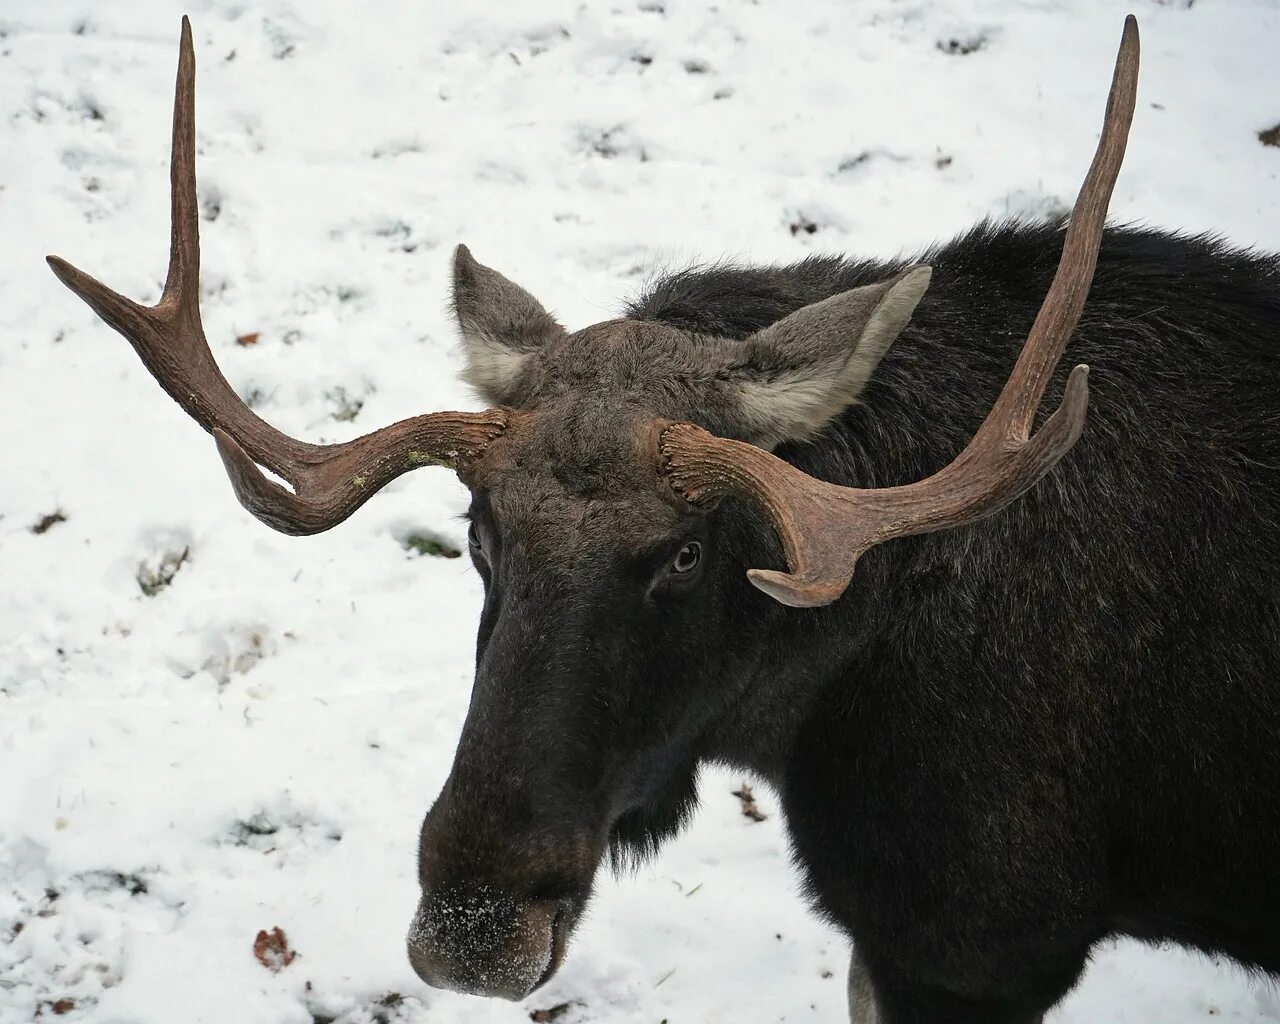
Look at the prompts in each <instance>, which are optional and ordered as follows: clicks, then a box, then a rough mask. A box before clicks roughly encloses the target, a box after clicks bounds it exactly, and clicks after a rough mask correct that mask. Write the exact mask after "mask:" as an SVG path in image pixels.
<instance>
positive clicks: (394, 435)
mask: <svg viewBox="0 0 1280 1024" xmlns="http://www.w3.org/2000/svg"><path fill="white" fill-rule="evenodd" d="M195 74H196V69H195V47H194V46H193V44H192V39H191V23H190V21H189V20H188V19H187V18H185V17H184V18H183V19H182V41H181V44H180V47H179V55H178V75H177V83H176V86H175V90H174V104H173V148H172V156H171V162H170V169H169V182H170V239H169V271H168V275H167V277H166V280H165V286H164V292H163V293H162V294H161V296H160V301H159V302H157V303H156V305H154V306H151V307H146V306H142V305H140V304H138V303H136V302H134V301H133V300H131V299H128V298H125V296H123V295H121V294H120V293H119V292H116V291H113V290H111V289H110V288H108V287H107V286H106V285H104V284H102V283H101V282H100V281H98V280H96V279H95V278H93V277H90V276H89V275H88V274H86V273H84V272H83V271H81V270H78V269H76V268H75V267H73V266H72V265H71V264H69V263H67V262H66V261H65V260H62V259H59V258H58V257H57V256H50V257H48V262H49V266H50V267H51V268H52V269H53V272H54V273H55V274H56V275H57V276H58V279H59V280H61V281H62V283H63V284H65V285H66V286H67V287H68V288H70V289H71V290H72V291H73V292H75V293H76V294H77V295H79V296H80V298H82V299H84V301H85V302H86V303H87V304H88V305H89V307H90V308H91V309H92V310H93V311H94V312H95V313H97V314H98V316H99V317H101V318H102V319H103V320H104V321H105V322H106V323H107V324H108V325H109V326H111V327H112V328H114V329H115V330H116V331H118V332H119V333H120V334H122V335H124V337H125V338H126V339H128V341H129V343H130V344H131V345H132V346H133V348H134V350H135V351H136V352H137V353H138V355H139V356H140V357H141V358H142V361H143V363H144V364H145V365H146V367H147V369H148V370H149V371H150V372H151V375H152V376H153V377H155V379H156V381H157V382H158V383H159V384H160V386H161V387H162V388H164V390H165V391H166V392H167V393H168V395H169V396H170V397H171V398H172V399H173V400H174V401H176V402H177V403H178V404H179V405H180V406H181V407H182V408H183V410H184V411H186V413H187V414H188V415H189V416H190V417H191V418H192V419H194V420H195V421H196V422H197V423H199V424H200V426H202V427H204V429H205V430H207V431H209V432H210V433H211V434H213V435H214V439H215V440H216V442H217V446H218V451H219V453H220V454H221V455H222V459H223V462H224V464H225V465H226V468H227V472H228V474H229V475H230V477H231V482H232V485H233V486H234V488H235V491H236V495H237V497H239V499H240V502H241V504H242V505H244V507H245V508H247V509H248V510H249V511H250V512H252V513H253V514H254V515H255V516H257V517H258V518H259V519H261V520H262V521H263V522H265V523H266V524H267V525H268V526H271V527H273V528H274V529H277V530H280V531H281V532H283V533H290V534H310V533H318V532H320V531H322V530H327V529H329V528H330V527H332V526H335V525H337V524H338V523H339V522H341V521H342V520H343V519H345V518H346V517H347V516H349V515H351V513H352V512H354V511H355V510H356V509H357V508H359V507H360V506H361V505H362V504H364V502H365V501H367V500H368V499H369V497H371V496H372V495H373V494H374V493H375V492H377V491H378V490H379V489H380V488H382V487H383V486H384V485H386V484H387V483H389V482H390V481H391V480H393V479H395V478H396V477H397V476H399V475H401V474H402V473H406V472H408V471H409V470H411V469H417V468H419V467H421V466H426V465H445V466H453V467H457V466H459V465H463V464H466V463H469V462H470V461H473V460H474V459H476V458H478V457H479V455H480V454H481V453H482V452H483V451H484V449H485V447H486V446H487V445H488V444H489V442H490V441H492V440H493V439H494V438H495V437H497V436H498V435H499V434H500V433H502V431H503V430H505V429H506V426H507V423H508V414H507V413H506V411H505V410H501V409H492V410H487V411H485V412H479V413H463V412H446V413H431V414H428V415H425V416H415V417H413V418H411V419H407V420H402V421H400V422H399V423H395V424H392V425H391V426H389V427H384V428H382V429H381V430H378V431H375V432H374V433H372V434H366V435H365V436H363V437H360V438H356V439H355V440H353V441H348V442H345V443H343V444H335V445H316V444H310V443H308V442H306V441H300V440H298V439H297V438H294V437H290V436H289V435H288V434H284V433H281V432H280V431H279V430H276V429H275V427H273V426H271V425H270V424H269V423H267V422H266V421H265V420H263V419H262V418H261V417H260V416H258V415H257V414H256V413H255V412H253V410H251V409H250V408H249V407H248V406H247V405H245V404H244V403H243V402H242V401H241V400H240V398H239V396H238V395H236V393H235V391H233V390H232V388H231V385H230V384H228V383H227V381H226V378H225V377H223V375H222V372H221V371H220V370H219V369H218V365H217V363H216V361H215V360H214V358H213V353H212V352H211V351H210V349H209V342H208V339H207V338H206V337H205V333H204V327H203V325H202V324H201V320H200V210H199V202H198V197H197V192H196V168H195V150H196V130H195ZM258 465H263V466H266V467H267V468H268V469H270V470H271V471H272V472H274V473H276V474H278V475H279V476H282V477H284V478H285V479H286V480H287V481H288V482H289V483H290V484H291V485H293V488H294V490H293V491H292V492H290V491H289V490H287V489H286V488H284V487H282V486H281V485H280V484H278V483H276V482H274V481H273V480H271V479H270V478H269V477H267V476H266V475H265V474H264V473H263V472H262V471H261V470H260V469H259V468H258Z"/></svg>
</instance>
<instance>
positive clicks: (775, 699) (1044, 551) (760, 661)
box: [51, 22, 1280, 1024]
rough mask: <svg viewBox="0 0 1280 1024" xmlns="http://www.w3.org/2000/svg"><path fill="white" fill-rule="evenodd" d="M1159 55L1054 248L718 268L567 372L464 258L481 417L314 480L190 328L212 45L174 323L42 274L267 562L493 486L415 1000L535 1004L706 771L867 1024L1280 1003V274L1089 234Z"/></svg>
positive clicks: (692, 276) (348, 456) (968, 244)
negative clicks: (1107, 942)
mask: <svg viewBox="0 0 1280 1024" xmlns="http://www.w3.org/2000/svg"><path fill="white" fill-rule="evenodd" d="M1136 59H1137V38H1136V28H1135V26H1134V25H1133V24H1132V22H1130V23H1129V24H1128V25H1127V27H1126V37H1125V43H1124V45H1123V46H1122V50H1121V59H1120V61H1119V63H1118V66H1117V75H1116V80H1115V83H1114V84H1113V91H1112V98H1111V102H1110V103H1109V105H1108V116H1107V120H1106V124H1105V125H1104V130H1103V134H1102V141H1101V143H1100V147H1099V152H1098V156H1097V158H1096V159H1095V162H1094V166H1093V168H1092V169H1091V171H1090V173H1089V176H1088V178H1087V179H1086V183H1085V186H1084V188H1083V189H1082V192H1081V198H1080V200H1079V202H1078V203H1077V206H1076V209H1075V212H1074V213H1073V215H1072V218H1071V224H1070V227H1069V229H1068V230H1067V231H1066V232H1065V233H1064V231H1063V230H1062V227H1061V226H1060V225H1027V224H1014V223H1002V224H990V223H988V224H982V225H980V226H978V227H977V228H975V229H974V230H972V231H971V232H969V233H968V234H966V235H964V236H963V237H961V238H959V239H957V240H955V241H952V242H949V243H946V244H943V245H939V246H937V247H936V248H934V249H932V250H931V251H929V252H927V253H924V254H923V255H921V257H920V258H919V259H918V260H915V261H909V262H900V263H877V262H872V261H856V260H848V259H840V258H833V257H823V258H811V259H808V260H805V261H803V262H801V263H799V264H796V265H794V266H790V267H772V268H745V267H735V266H729V265H722V266H714V267H711V268H708V269H698V270H691V271H688V272H684V273H680V274H676V275H674V276H671V277H668V278H667V279H665V280H663V281H660V282H658V283H657V284H656V285H654V286H653V287H652V288H651V289H650V291H649V292H648V293H647V294H646V295H644V296H642V297H641V298H639V299H638V300H636V301H635V302H633V303H632V305H631V306H630V307H629V308H628V309H627V310H626V312H625V315H624V316H623V317H621V318H619V319H617V320H613V321H609V322H606V323H602V324H597V325H594V326H592V327H588V328H586V329H583V330H579V331H574V332H570V331H567V330H566V329H565V328H563V327H562V326H561V325H560V324H559V323H557V321H556V320H555V318H554V317H553V316H552V315H551V313H549V312H548V311H547V310H546V309H545V308H544V307H543V306H542V305H541V304H540V303H539V302H538V301H537V300H536V299H535V298H533V296H531V295H530V294H529V293H528V292H526V291H525V290H524V289H522V288H520V287H519V286H518V285H516V284H514V283H513V282H511V281H509V280H508V279H507V278H505V277H504V276H503V275H501V274H500V273H498V272H497V271H495V270H491V269H489V268H487V267H484V266H482V265H481V264H480V263H478V262H477V261H476V260H474V259H473V258H472V256H471V254H470V253H469V252H468V251H467V250H466V249H465V248H461V247H460V248H459V250H458V252H457V253H456V255H455V259H454V300H455V307H456V312H457V319H458V324H459V328H460V332H461V335H462V342H463V346H464V350H465V354H466V357H467V369H466V373H465V376H466V379H467V380H468V381H469V382H470V383H471V384H472V385H473V386H474V387H475V388H476V389H477V391H479V392H480V393H481V394H482V395H483V396H484V397H485V398H486V399H487V400H488V401H490V402H492V403H493V407H492V408H491V409H489V410H487V411H485V412H479V413H449V412H444V413H430V414H426V415H423V416H418V417H414V418H413V419H410V420H405V421H403V422H401V423H397V424H393V425H392V426H390V427H386V428H384V429H382V430H380V431H377V432H375V433H372V434H369V435H366V436H365V437H362V438H358V439H356V440H354V441H351V442H347V443H345V444H341V445H332V446H320V445H312V444H307V443H305V442H302V441H299V440H297V439H294V438H291V437H288V436H286V435H284V434H281V433H280V432H279V431H277V430H275V429H274V428H272V427H270V426H269V425H268V424H266V423H265V422H264V421H262V420H261V419H260V418H258V417H257V416H256V414H254V413H253V412H252V411H250V410H249V409H247V408H246V407H245V406H244V405H243V404H242V403H240V401H239V399H238V398H237V397H236V396H235V394H234V393H233V392H232V391H231V389H230V388H229V387H228V385H227V384H226V382H225V380H223V378H222V376H221V374H220V373H219V372H218V370H217V367H216V365H215V364H214V361H213V357H212V355H211V353H210V351H209V348H208V345H207V342H206V341H205V338H204V334H203V330H202V328H201V326H200V315H199V308H198V292H199V239H198V216H197V210H196V203H195V186H194V183H195V169H194V120H193V95H194V56H193V49H192V45H191V37H190V30H189V27H188V26H187V25H186V24H185V22H184V30H183V43H182V50H181V56H180V61H179V73H178V95H177V102H176V104H175V114H174V140H173V171H172V178H173V190H172V197H173V234H172V247H171V252H170V270H169V277H168V281H167V284H166V288H165V292H164V295H163V297H162V298H161V300H160V302H159V304H157V306H155V307H152V308H149V309H148V308H145V307H142V306H139V305H137V304H136V303H133V302H131V301H130V300H128V299H126V298H124V297H123V296H120V295H119V294H117V293H115V292H112V291H110V290H109V289H107V288H106V287H105V286H103V285H101V284H100V283H98V282H97V281H95V280H93V279H92V278H90V277H88V276H87V275H85V274H83V273H82V272H80V271H78V270H76V269H74V268H73V267H71V266H70V265H69V264H66V263H64V262H63V261H61V260H57V259H51V263H52V265H53V268H54V270H55V272H56V273H57V274H58V275H59V277H60V278H61V279H62V280H63V281H64V282H65V283H66V284H67V285H68V286H69V287H71V288H72V289H73V290H74V291H76V292H77V293H78V294H79V295H81V296H82V297H83V298H84V299H85V300H86V301H87V302H89V304H90V305H91V306H92V307H93V308H94V309H95V310H96V311H98V313H99V314H100V315H101V316H102V317H103V319H104V320H106V322H107V323H108V324H110V325H111V326H112V327H114V328H115V329H117V330H118V331H120V332H121V333H122V334H124V335H125V337H126V338H128V340H129V341H130V342H131V343H132V344H133V345H134V347H135V348H136V349H137V351H138V353H139V354H140V355H141V357H142V359H143V361H144V363H145V364H146V366H147V368H148V369H149V370H150V371H151V372H152V373H153V374H154V375H155V376H156V378H157V380H158V381H159V383H160V384H161V385H162V386H163V387H164V388H165V390H166V391H167V392H168V393H169V394H170V395H171V396H172V397H173V398H174V399H175V400H177V401H178V402H179V404H180V405H181V406H182V407H183V409H184V410H186V412H187V413H188V414H189V415H190V416H191V417H192V418H193V419H195V420H196V421H197V422H198V423H199V424H200V425H201V426H203V427H204V428H205V429H207V430H209V431H210V432H211V433H213V434H214V436H215V438H216V440H217V444H218V448H219V450H220V452H221V453H222V457H223V459H224V461H225V462H226V465H227V468H228V471H229V472H230V474H231V477H232V481H233V484H234V486H235V489H236V492H237V494H238V495H239V497H240V499H241V501H242V502H243V503H244V504H245V506H246V507H247V508H249V509H250V510H251V511H252V512H253V513H254V514H255V515H257V516H258V517H259V518H261V519H262V520H263V521H264V522H266V523H267V524H268V525H271V526H273V527H275V528H276V529H280V530H283V531H285V532H289V533H314V532H317V531H318V530H323V529H327V528H329V527H331V526H334V525H336V524H337V523H338V522H340V521H341V520H342V519H344V518H346V516H348V515H350V514H351V513H352V512H354V511H355V510H356V509H357V508H358V507H359V506H360V505H361V504H362V503H363V502H364V501H365V500H366V499H367V498H368V497H369V496H370V495H371V494H372V493H374V492H375V491H376V490H377V489H378V488H379V487H380V486H382V485H383V484H385V483H386V482H388V481H389V480H391V479H393V478H394V477H395V476H398V475H399V474H401V473H404V472H407V471H409V470H411V469H414V468H418V467H420V466H423V465H447V466H450V467H452V468H455V469H456V470H457V471H458V472H459V474H460V475H461V477H462V479H463V480H464V482H465V483H466V484H467V485H468V486H469V488H470V489H471V493H472V506H471V511H470V520H471V529H470V548H471V555H472V558H473V560H474V562H475V565H476V567H477V569H478V571H479V572H480V574H481V576H482V577H483V579H484V583H485V604H484V609H483V612H482V615H481V620H480V625H479V633H478V638H477V649H476V675H475V687H474V692H473V697H472V703H471V707H470V710H469V713H468V716H467V720H466V723H465V725H464V727H463V732H462V736H461V739H460V741H459V745H458V750H457V755H456V758H455V761H454V765H453V769H452V772H451V773H450V776H449V778H448V780H447V781H446V783H445V785H444V788H443V790H442V792H441V794H440V797H439V799H438V800H437V801H436V802H435V804H434V806H433V807H432V808H431V809H430V811H429V813H428V814H427V815H426V818H425V821H424V823H423V827H422V833H421V844H420V850H419V873H420V880H421V885H422V898H421V901H420V904H419V907H418V910H417V913H416V914H415V915H414V920H413V924H412V927H411V929H410V934H409V956H410V959H411V961H412V963H413V966H414V967H415V969H416V970H417V971H418V973H419V974H420V975H421V976H422V977H423V978H424V979H425V980H427V981H428V982H430V983H431V984H433V985H439V986H447V987H450V988H454V989H459V990H462V991H468V992H475V993H481V994H486V995H499V996H505V997H508V998H521V997H523V996H524V995H526V994H528V993H529V992H530V991H532V990H533V989H535V988H536V987H537V986H538V985H540V984H542V983H543V982H545V981H546V979H548V978H549V977H551V975H552V974H554V972H555V971H556V969H557V968H558V967H559V965H560V963H561V961H562V959H563V957H564V955H565V950H566V947H567V944H568V941H569V937H570V935H571V933H572V931H573V928H574V925H575V924H576V922H577V920H578V918H579V916H580V915H581V913H582V911H583V909H584V907H585V906H586V904H587V901H588V900H589V898H590V894H591V891H592V887H593V884H594V881H595V878H596V875H597V873H598V870H599V868H600V866H601V864H602V863H603V862H604V861H605V860H607V859H608V858H609V857H610V856H612V857H613V858H614V859H615V860H619V859H621V860H625V859H627V858H630V857H635V856H644V855H648V854H651V853H652V852H654V851H655V850H656V849H657V847H658V846H659V844H660V843H661V842H662V840H663V839H664V838H666V837H668V836H670V835H671V834H673V833H674V832H675V831H676V830H677V829H678V828H679V827H680V825H681V824H682V822H683V821H684V820H685V819H686V818H687V817H688V816H689V814H690V813H691V812H692V809H693V807H694V804H695V801H696V795H695V793H696V786H695V780H696V773H697V768H698V765H699V764H701V763H704V762H709V761H717V762H724V763H729V764H733V765H737V766H743V767H745V768H749V769H752V770H754V771H756V772H758V773H759V774H761V775H763V776H764V777H766V778H767V779H769V780H770V781H771V782H772V784H773V785H774V786H775V787H776V788H777V790H778V792H779V794H780V797H781V801H782V805H783V808H784V810H785V813H786V821H787V827H788V829H789V832H790V834H791V837H792V841H793V844H794V848H795V851H796V855H797V863H798V865H799V868H800V870H801V871H802V872H803V875H804V879H805V884H806V887H807V891H808V894H809V896H810V898H811V900H812V902H813V904H814V906H815V908H816V909H817V910H818V911H819V912H821V913H822V914H824V915H825V916H826V917H827V918H829V919H830V920H831V921H832V922H834V923H835V924H836V925H837V926H839V927H840V928H841V929H842V930H843V931H844V932H845V933H846V934H847V935H848V936H849V937H850V938H851V939H852V940H853V943H854V949H855V955H854V960H853V965H852V967H851V971H850V997H851V1009H852V1013H853V1016H854V1020H855V1021H856V1022H857V1024H871V1022H879V1024H924V1022H930V1024H939V1022H947V1024H954V1022H972V1024H978V1022H982V1024H992V1022H1005V1024H1032V1022H1035V1021H1037V1020H1039V1019H1040V1018H1041V1016H1042V1015H1043V1013H1044V1012H1045V1011H1046V1010H1047V1009H1048V1008H1049V1007H1051V1006H1052V1005H1053V1004H1054V1003H1055V1002H1056V1001H1057V1000H1058V999H1059V998H1061V996H1062V995H1063V994H1064V993H1065V992H1066V991H1067V990H1068V989H1069V988H1070V987H1071V985H1072V984H1074V982H1075V980H1076V979H1077V977H1078V976H1079V974H1080V972H1081V970H1082V969H1083V965H1084V963H1085V961H1086V958H1087V956H1088V954H1089V950H1090V949H1091V947H1092V946H1093V945H1094V944H1095V943H1096V942H1097V941H1098V940H1100V939H1102V938H1104V937H1106V936H1108V935H1113V934H1129V935H1134V936H1138V937H1140V938H1145V939H1153V940H1172V941H1176V942H1180V943H1184V944H1188V945H1191V946H1195V947H1198V948H1201V949H1204V950H1208V951H1212V952H1217V953H1222V954H1225V955H1227V956H1230V957H1233V958H1235V959H1236V960H1238V961H1239V962H1241V963H1243V964H1245V965H1247V966H1250V967H1253V968H1257V969H1260V970H1262V971H1265V972H1269V973H1272V974H1277V975H1280V873H1277V871H1276V870H1275V865H1276V864H1277V863H1280V757H1277V756H1276V751H1277V750H1278V749H1280V696H1278V693H1277V684H1276V681H1277V679H1278V678H1280V613H1278V611H1277V599H1278V598H1280V539H1278V538H1277V534H1276V530H1275V524H1276V523H1277V522H1280V351H1278V350H1277V345H1280V258H1277V257H1276V256H1270V255H1264V254H1260V253H1252V252H1242V251H1238V250H1232V249H1230V248H1228V247H1227V246H1225V245H1223V244H1222V243H1221V242H1219V241H1217V240H1214V239H1212V238H1205V237H1187V236H1181V235H1176V234H1170V233H1166V232H1160V231H1148V230H1133V229H1113V230H1109V231H1106V232H1105V233H1104V232H1103V231H1102V224H1103V219H1104V216H1105V211H1106V203H1107V198H1108V196H1109V194H1110V189H1111V186H1112V183H1113V182H1114V180H1115V175H1116V172H1117V171H1118V168H1119V161H1120V156H1121V154H1122V152H1123V145H1124V137H1125V132H1126V130H1127V126H1128V120H1129V116H1130V114H1131V112H1132V109H1133V102H1134V82H1135V78H1136ZM1095 261H1096V269H1095ZM1090 282H1092V286H1090ZM1086 293H1087V294H1088V304H1087V306H1086V305H1085V295H1086ZM1046 295H1047V298H1045V296H1046ZM1042 299H1043V300H1044V301H1043V302H1042ZM1082 310H1083V313H1082ZM1068 339H1070V354H1071V361H1072V362H1081V363H1086V364H1088V365H1090V366H1092V368H1093V378H1092V388H1093V398H1092V401H1090V398H1089V395H1088V391H1087V388H1086V383H1085V371H1084V369H1083V368H1082V367H1077V368H1076V369H1075V370H1073V371H1071V372H1070V373H1068V372H1067V368H1066V367H1065V366H1064V367H1062V368H1057V364H1058V361H1059V357H1060V356H1061V355H1062V352H1063V348H1064V346H1065V345H1066V344H1067V341H1068ZM1011 367H1013V370H1012V373H1011V370H1010V368H1011ZM1042 397H1045V398H1047V401H1046V402H1045V405H1046V406H1047V407H1048V408H1049V409H1056V411H1054V412H1052V413H1051V414H1047V412H1046V411H1041V412H1039V413H1037V410H1038V408H1039V406H1040V404H1041V399H1042ZM1086 406H1087V407H1088V416H1087V428H1086V426H1085V425H1086ZM259 466H266V467H267V468H269V469H271V470H272V471H274V472H275V473H276V474H278V475H279V476H281V477H283V478H284V479H285V480H287V481H288V482H289V483H290V484H291V485H292V490H290V489H288V488H285V487H283V486H281V485H280V484H278V483H275V482H273V481H272V480H270V479H269V478H268V477H267V476H266V475H264V474H263V473H262V472H261V471H260V469H259V468H258V467H259ZM886 541H892V543H885V542H886ZM859 558H860V560H859ZM855 562H856V563H857V571H856V572H855V571H854V567H855ZM748 569H750V570H751V575H750V576H748V575H747V573H746V570H748ZM790 606H798V607H790Z"/></svg>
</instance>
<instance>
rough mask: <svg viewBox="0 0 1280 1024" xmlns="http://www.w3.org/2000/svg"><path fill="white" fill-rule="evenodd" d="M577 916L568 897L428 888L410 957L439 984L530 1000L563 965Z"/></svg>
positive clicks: (420, 972) (424, 976) (422, 975)
mask: <svg viewBox="0 0 1280 1024" xmlns="http://www.w3.org/2000/svg"><path fill="white" fill-rule="evenodd" d="M571 913H572V910H571V907H570V906H569V904H568V901H565V900H524V899H519V898H517V897H513V896H510V895H507V894H505V893H501V892H498V891H496V890H492V889H488V888H486V887H483V886H481V887H477V888H472V889H467V890H457V889H454V890H449V891H446V892H435V893H426V894H424V895H423V897H422V900H421V902H420V903H419V904H418V912H417V914H416V915H415V916H414V920H413V924H412V925H411V926H410V929H409V935H408V945H409V962H410V963H411V964H413V969H414V970H415V971H417V973H418V977H420V978H421V979H422V980H423V981H425V982H426V983H427V984H428V985H431V986H433V987H434V988H444V989H452V990H453V991H455V992H464V993H467V994H468V995H480V996H501V997H502V998H503V999H511V1000H519V999H523V998H524V997H525V996H527V995H528V994H529V993H531V992H532V991H533V990H534V989H536V988H538V987H539V986H540V985H541V984H542V983H543V982H545V981H546V980H548V979H549V978H550V977H551V976H552V975H553V974H555V972H556V971H557V970H558V969H559V967H560V964H561V962H562V961H563V959H564V950H565V941H566V938H567V932H568V925H569V920H568V919H569V916H570V914H571Z"/></svg>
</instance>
